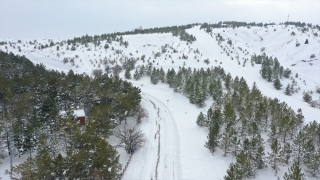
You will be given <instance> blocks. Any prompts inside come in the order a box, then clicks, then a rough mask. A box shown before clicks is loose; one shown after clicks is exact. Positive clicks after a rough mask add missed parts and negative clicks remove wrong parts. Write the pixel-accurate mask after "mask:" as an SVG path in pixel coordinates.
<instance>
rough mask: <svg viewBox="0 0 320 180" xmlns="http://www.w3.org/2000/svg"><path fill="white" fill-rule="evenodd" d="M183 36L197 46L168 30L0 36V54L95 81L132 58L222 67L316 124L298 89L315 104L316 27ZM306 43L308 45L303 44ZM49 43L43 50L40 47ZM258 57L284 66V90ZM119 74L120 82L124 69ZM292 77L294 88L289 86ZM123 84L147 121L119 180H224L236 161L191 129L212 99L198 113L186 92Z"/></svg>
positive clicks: (319, 53) (266, 174)
mask: <svg viewBox="0 0 320 180" xmlns="http://www.w3.org/2000/svg"><path fill="white" fill-rule="evenodd" d="M186 32H187V33H189V34H191V35H193V36H194V37H196V41H194V42H192V43H191V42H187V41H182V40H180V39H179V37H176V36H173V35H172V34H171V33H159V34H136V35H124V36H123V41H126V42H128V46H127V47H126V46H125V45H124V44H123V43H120V42H118V41H112V42H111V43H108V42H107V41H101V42H100V44H93V43H90V42H89V43H86V44H84V45H82V44H75V46H73V45H72V44H70V45H68V43H67V41H66V40H59V39H52V40H48V39H37V40H30V39H25V40H24V39H21V40H14V39H1V40H0V42H1V41H3V42H7V44H3V45H0V49H1V50H2V51H4V52H13V53H14V54H18V55H24V56H26V57H27V58H29V59H30V60H31V61H32V62H34V63H43V64H44V65H45V66H46V67H47V68H48V69H53V70H58V71H64V72H68V71H69V70H70V69H72V70H73V71H74V72H76V73H87V74H89V75H92V76H94V73H93V72H94V71H96V72H97V70H99V69H100V70H101V71H102V72H104V73H109V74H110V75H115V74H114V73H115V72H114V71H115V69H114V67H116V65H120V66H122V64H124V63H125V61H126V60H130V59H133V60H136V61H137V62H136V65H135V66H136V67H137V66H139V65H140V66H141V65H145V66H147V65H148V64H152V65H153V67H155V68H163V69H164V71H165V72H167V71H168V70H169V69H171V68H174V69H175V71H176V72H177V71H178V70H179V67H183V66H184V67H186V68H188V67H191V69H192V70H193V69H194V68H195V69H199V68H201V67H203V68H205V69H207V68H211V67H214V66H221V67H222V68H223V69H224V70H225V72H226V74H227V73H230V74H231V75H232V77H233V78H234V77H236V76H238V77H239V78H240V77H243V78H244V79H245V80H246V82H247V84H248V86H249V87H252V85H253V83H254V82H255V83H256V84H257V87H258V88H259V90H260V91H261V93H262V94H263V95H265V96H268V97H271V98H278V99H279V100H280V101H283V102H285V103H287V104H288V106H290V107H291V108H292V109H293V110H295V111H297V109H299V108H301V109H302V112H303V115H304V117H305V120H304V123H308V122H312V121H314V120H315V121H317V122H318V123H320V109H319V108H317V107H311V106H310V104H308V103H306V102H304V101H303V98H302V97H303V92H310V91H312V92H313V93H312V94H311V93H310V95H311V96H312V99H313V100H317V101H319V102H320V94H319V93H317V92H316V87H320V36H316V35H315V33H317V34H320V32H319V31H318V30H315V29H309V31H306V32H302V30H301V28H298V27H295V26H291V25H289V26H285V25H269V26H267V27H258V26H252V27H250V28H248V27H239V28H216V29H212V32H210V33H208V32H206V31H205V29H201V28H200V26H195V27H193V28H190V29H187V30H186ZM292 32H294V33H295V35H293V33H292ZM218 34H219V35H218ZM220 37H221V38H222V39H223V40H221V39H220ZM306 39H308V44H305V41H306ZM50 43H51V44H52V46H50ZM297 43H300V45H298V46H297ZM46 44H48V47H46V48H43V49H42V48H39V47H41V45H43V46H45V45H46ZM106 44H107V45H108V47H106ZM57 47H58V48H57ZM73 47H74V48H75V49H72V48H73ZM262 53H265V54H266V56H269V57H271V56H272V58H277V59H278V61H279V63H280V65H281V66H283V68H284V69H286V68H289V69H290V70H291V72H292V73H291V77H292V78H282V79H281V83H282V85H283V86H282V88H281V89H280V90H276V89H275V88H274V87H273V83H271V82H267V81H266V80H265V79H263V78H262V76H261V74H260V70H261V64H256V63H252V61H251V57H252V56H253V55H254V54H255V55H261V54H262ZM205 61H206V62H207V63H206V62H205ZM133 73H134V70H133V71H131V74H132V75H133ZM296 74H298V75H297V77H296ZM120 77H121V78H123V79H125V77H124V71H122V72H121V73H120ZM293 80H294V81H295V82H296V83H292V81H293ZM128 81H130V82H132V83H133V84H134V85H135V86H138V87H140V88H141V90H142V97H143V100H142V103H141V104H142V106H144V107H145V108H146V110H147V111H148V113H149V119H148V120H146V121H144V122H143V123H141V127H140V128H142V129H143V131H144V132H145V134H146V136H147V143H146V145H145V146H144V147H143V148H142V149H140V150H138V152H136V153H135V154H134V155H133V156H132V158H131V160H130V164H129V166H128V168H127V170H126V172H125V174H124V176H123V179H150V178H151V179H223V177H224V176H225V175H226V170H227V169H228V167H229V164H230V163H231V162H234V161H235V158H234V157H233V156H231V155H230V156H227V157H223V156H222V151H221V150H217V153H216V154H214V155H212V154H211V153H210V151H209V150H208V149H207V148H205V147H204V143H205V141H206V140H207V135H208V129H205V128H201V127H198V126H197V124H196V119H197V116H198V114H199V113H200V112H207V110H208V108H209V107H210V105H211V104H212V102H213V100H212V98H210V99H209V98H208V99H207V100H206V106H204V107H201V108H200V107H197V106H195V105H192V104H190V103H189V100H188V99H187V98H186V97H185V96H184V95H183V94H181V93H176V92H174V91H173V90H172V89H171V88H169V86H168V85H167V84H164V83H160V84H158V85H153V84H152V83H151V82H150V78H147V77H142V78H141V79H140V80H133V79H130V80H128ZM287 84H294V88H295V89H297V92H295V93H293V94H292V95H291V96H288V95H286V94H285V93H284V90H285V88H286V85H287ZM110 141H111V142H112V138H111V139H110ZM119 153H120V154H121V157H120V161H121V163H122V164H123V165H125V164H126V163H127V161H128V159H129V155H127V154H126V153H125V152H124V151H123V150H119ZM1 166H3V165H1ZM287 169H288V167H287V166H284V167H282V168H281V170H280V171H279V173H278V175H277V176H274V173H273V172H272V171H271V168H267V169H264V170H262V171H259V175H258V176H257V178H256V179H260V180H267V179H268V180H269V179H277V177H278V176H279V177H281V178H282V177H283V174H284V172H286V171H287ZM2 173H3V172H0V174H1V175H2ZM1 175H0V176H1Z"/></svg>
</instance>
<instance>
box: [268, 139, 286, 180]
mask: <svg viewBox="0 0 320 180" xmlns="http://www.w3.org/2000/svg"><path fill="white" fill-rule="evenodd" d="M282 151H283V150H282V148H281V145H280V143H279V142H278V139H277V138H275V139H274V140H273V142H272V143H271V152H270V153H269V152H268V159H269V163H270V165H271V168H272V169H273V170H274V171H275V174H276V175H277V173H278V171H279V170H280V166H282V165H283V153H282Z"/></svg>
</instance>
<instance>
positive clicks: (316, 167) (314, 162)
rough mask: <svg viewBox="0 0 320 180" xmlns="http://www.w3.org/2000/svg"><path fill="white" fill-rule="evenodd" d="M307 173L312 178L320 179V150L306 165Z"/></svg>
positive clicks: (314, 153)
mask: <svg viewBox="0 0 320 180" xmlns="http://www.w3.org/2000/svg"><path fill="white" fill-rule="evenodd" d="M305 165H306V167H307V169H306V173H307V174H308V175H310V176H311V177H315V178H320V148H318V150H316V151H314V152H313V153H312V155H311V159H310V161H309V162H306V163H305Z"/></svg>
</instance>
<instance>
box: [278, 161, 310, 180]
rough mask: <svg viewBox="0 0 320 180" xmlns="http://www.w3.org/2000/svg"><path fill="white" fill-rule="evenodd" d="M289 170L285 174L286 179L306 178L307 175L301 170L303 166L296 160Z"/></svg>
mask: <svg viewBox="0 0 320 180" xmlns="http://www.w3.org/2000/svg"><path fill="white" fill-rule="evenodd" d="M288 170H289V172H288V173H285V174H284V176H283V179H284V180H304V179H305V175H304V174H303V173H302V172H301V168H300V166H299V164H298V163H296V162H294V163H293V164H292V166H291V167H290V168H289V169H288Z"/></svg>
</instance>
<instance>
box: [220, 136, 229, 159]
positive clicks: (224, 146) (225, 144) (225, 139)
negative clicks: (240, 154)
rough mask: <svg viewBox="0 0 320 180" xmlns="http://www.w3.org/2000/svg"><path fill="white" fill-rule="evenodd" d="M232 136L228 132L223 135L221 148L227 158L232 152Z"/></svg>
mask: <svg viewBox="0 0 320 180" xmlns="http://www.w3.org/2000/svg"><path fill="white" fill-rule="evenodd" d="M230 140H231V137H230V134H229V133H227V132H224V133H223V134H222V137H221V140H220V144H219V146H220V148H221V149H222V150H223V156H227V154H228V153H229V152H230V150H231V149H230V148H231V144H230Z"/></svg>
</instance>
